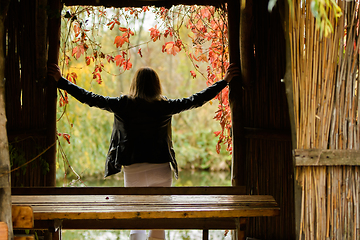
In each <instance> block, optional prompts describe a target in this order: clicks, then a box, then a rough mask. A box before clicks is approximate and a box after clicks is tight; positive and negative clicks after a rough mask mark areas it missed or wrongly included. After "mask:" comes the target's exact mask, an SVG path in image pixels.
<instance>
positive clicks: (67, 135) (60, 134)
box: [58, 133, 70, 144]
mask: <svg viewBox="0 0 360 240" xmlns="http://www.w3.org/2000/svg"><path fill="white" fill-rule="evenodd" d="M58 136H60V137H61V136H62V137H63V138H64V139H65V140H66V141H67V142H68V144H70V134H67V133H58Z"/></svg>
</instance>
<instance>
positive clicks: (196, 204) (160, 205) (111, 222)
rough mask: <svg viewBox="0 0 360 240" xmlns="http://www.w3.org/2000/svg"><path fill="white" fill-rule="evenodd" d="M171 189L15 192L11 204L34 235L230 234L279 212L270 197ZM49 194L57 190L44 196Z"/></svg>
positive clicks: (217, 190)
mask: <svg viewBox="0 0 360 240" xmlns="http://www.w3.org/2000/svg"><path fill="white" fill-rule="evenodd" d="M176 188H177V187H173V188H129V189H125V188H123V189H118V191H112V193H113V194H110V192H108V191H109V189H111V188H109V189H107V190H105V189H104V190H102V189H95V190H96V191H95V190H94V191H95V192H96V193H97V194H82V193H84V192H82V193H81V191H82V190H79V191H78V192H76V190H75V191H74V190H71V191H73V192H72V194H66V193H68V192H69V191H65V192H62V194H56V195H52V194H48V195H47V194H37V195H35V194H36V191H35V192H32V194H24V195H20V194H21V191H20V190H19V191H18V192H16V191H15V193H16V194H18V195H12V202H13V204H16V205H29V206H31V207H32V209H33V212H34V220H35V226H34V228H35V229H46V228H51V227H52V228H54V225H55V228H56V227H61V228H62V229H156V228H159V229H229V230H230V229H237V228H239V226H240V225H242V224H244V223H243V222H242V219H244V218H248V217H271V216H277V215H279V212H280V209H279V207H278V204H277V203H276V201H275V200H274V198H273V197H272V196H266V195H237V194H232V192H231V191H232V190H230V191H226V190H227V188H222V189H220V188H219V189H208V188H189V189H188V188H179V189H176ZM224 190H225V191H224ZM31 191H34V190H31ZM54 191H58V192H57V193H60V192H59V191H62V190H52V191H49V192H48V193H54ZM84 191H88V190H84ZM94 191H93V192H94ZM25 192H26V191H25ZM44 192H45V191H43V193H44ZM115 192H116V194H114V193H115ZM119 192H121V194H118V193H119ZM37 193H39V191H38V192H37ZM76 193H78V194H76ZM87 193H89V192H87ZM104 193H106V194H104ZM197 193H200V194H197ZM201 193H203V194H201ZM229 193H230V194H229ZM57 225H59V226H57Z"/></svg>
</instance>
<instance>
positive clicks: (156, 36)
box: [149, 25, 160, 42]
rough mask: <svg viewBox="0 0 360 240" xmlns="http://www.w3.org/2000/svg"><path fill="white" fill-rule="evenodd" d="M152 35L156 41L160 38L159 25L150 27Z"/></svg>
mask: <svg viewBox="0 0 360 240" xmlns="http://www.w3.org/2000/svg"><path fill="white" fill-rule="evenodd" d="M149 31H150V37H151V39H152V40H153V42H155V41H156V40H158V39H160V31H159V30H158V29H157V25H155V27H153V28H150V29H149Z"/></svg>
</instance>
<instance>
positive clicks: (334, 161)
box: [294, 149, 360, 166]
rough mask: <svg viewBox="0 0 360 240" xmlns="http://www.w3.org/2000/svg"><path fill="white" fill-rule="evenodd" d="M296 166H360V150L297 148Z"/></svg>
mask: <svg viewBox="0 0 360 240" xmlns="http://www.w3.org/2000/svg"><path fill="white" fill-rule="evenodd" d="M294 157H295V163H296V166H342V165H344V166H345V165H350V166H358V165H360V150H351V149H346V150H340V149H339V150H338V149H336V150H334V149H296V150H294Z"/></svg>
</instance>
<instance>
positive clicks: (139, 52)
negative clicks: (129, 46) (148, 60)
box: [137, 48, 142, 57]
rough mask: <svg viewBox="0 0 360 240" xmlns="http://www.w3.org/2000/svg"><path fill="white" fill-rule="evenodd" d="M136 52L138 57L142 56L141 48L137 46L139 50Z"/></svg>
mask: <svg viewBox="0 0 360 240" xmlns="http://www.w3.org/2000/svg"><path fill="white" fill-rule="evenodd" d="M137 53H138V54H139V55H140V57H142V53H141V48H139V51H138V52H137Z"/></svg>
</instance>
